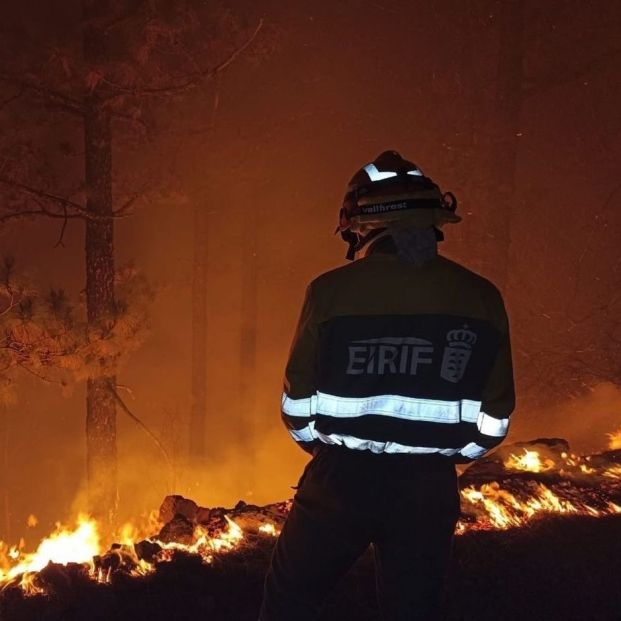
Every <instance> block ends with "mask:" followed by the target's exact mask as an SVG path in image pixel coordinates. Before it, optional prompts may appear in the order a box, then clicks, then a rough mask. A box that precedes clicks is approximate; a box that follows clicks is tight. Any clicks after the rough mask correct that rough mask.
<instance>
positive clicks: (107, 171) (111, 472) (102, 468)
mask: <svg viewBox="0 0 621 621" xmlns="http://www.w3.org/2000/svg"><path fill="white" fill-rule="evenodd" d="M83 9H84V20H85V26H84V58H85V60H86V62H87V65H89V66H90V67H91V68H92V69H94V68H96V67H97V66H98V64H100V63H101V62H102V61H103V60H104V59H105V56H106V43H105V41H106V39H105V33H104V32H103V30H102V29H100V28H98V26H97V20H98V18H99V17H100V16H101V15H102V14H105V13H106V12H107V10H108V2H106V1H105V0H104V1H102V0H84V2H83ZM84 161H85V185H86V209H87V210H88V212H89V215H91V216H92V217H90V218H87V220H86V240H85V251H86V309H87V322H88V330H89V333H90V334H91V338H105V337H106V335H107V334H108V332H109V330H110V327H111V325H112V323H113V321H114V312H115V299H114V240H113V234H114V223H113V217H112V128H111V119H110V112H109V110H108V109H107V108H106V106H105V104H104V101H103V100H102V98H101V95H100V93H99V89H98V88H97V87H95V88H94V89H91V90H90V91H89V92H88V93H87V95H86V97H85V99H84ZM99 363H100V365H101V367H102V368H101V373H97V374H95V375H94V376H93V377H90V378H89V379H88V380H87V383H86V455H87V457H86V462H87V464H86V466H87V476H88V488H89V503H90V511H91V512H92V513H93V514H94V515H96V516H97V517H98V518H100V519H101V520H103V521H104V523H105V524H108V525H112V524H113V523H114V521H115V518H116V513H117V506H118V492H117V463H116V456H117V455H116V405H115V400H114V396H113V394H112V392H111V390H110V387H111V386H112V387H114V386H115V384H116V377H115V375H114V374H113V373H111V372H110V367H109V366H108V365H109V361H106V360H103V359H102V360H100V361H99Z"/></svg>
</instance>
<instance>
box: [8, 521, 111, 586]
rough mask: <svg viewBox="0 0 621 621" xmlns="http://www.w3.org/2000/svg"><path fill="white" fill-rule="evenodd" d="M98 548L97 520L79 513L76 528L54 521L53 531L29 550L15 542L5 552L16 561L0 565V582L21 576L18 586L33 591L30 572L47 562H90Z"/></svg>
mask: <svg viewBox="0 0 621 621" xmlns="http://www.w3.org/2000/svg"><path fill="white" fill-rule="evenodd" d="M99 552H100V545H99V531H98V528H97V522H96V521H95V520H93V519H91V518H89V517H88V516H86V515H79V516H78V518H77V520H76V527H75V529H73V530H71V529H69V528H67V527H65V526H63V525H61V524H60V523H57V524H56V529H55V531H54V532H53V533H52V534H51V535H50V536H49V537H46V538H45V539H43V541H41V543H40V544H39V547H38V548H37V551H36V552H34V553H32V554H24V553H22V552H21V551H20V550H19V549H18V548H16V547H15V546H13V547H11V548H10V550H9V552H8V556H9V557H10V558H11V559H12V560H13V561H16V562H15V563H12V564H11V567H9V568H8V569H2V568H0V583H2V582H8V581H10V580H12V579H14V578H16V577H18V576H22V578H21V580H20V586H21V587H22V588H23V589H24V590H25V591H27V592H35V591H36V588H35V587H34V585H33V584H32V574H33V573H34V572H38V571H40V570H41V569H43V568H44V567H45V566H46V565H47V564H48V563H50V562H51V563H60V564H62V565H66V564H67V563H86V564H89V565H90V566H92V564H93V557H94V556H96V555H97V554H99Z"/></svg>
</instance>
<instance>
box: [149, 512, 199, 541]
mask: <svg viewBox="0 0 621 621" xmlns="http://www.w3.org/2000/svg"><path fill="white" fill-rule="evenodd" d="M158 538H159V539H160V540H161V541H163V542H164V543H171V542H173V541H174V542H176V543H183V544H185V545H190V544H191V543H192V542H193V541H194V524H193V523H192V522H191V521H190V520H189V519H188V518H187V517H185V516H184V515H181V514H180V513H177V514H175V516H174V517H173V518H172V520H170V521H168V522H167V523H166V524H164V526H163V528H162V530H161V531H160V534H159V535H158Z"/></svg>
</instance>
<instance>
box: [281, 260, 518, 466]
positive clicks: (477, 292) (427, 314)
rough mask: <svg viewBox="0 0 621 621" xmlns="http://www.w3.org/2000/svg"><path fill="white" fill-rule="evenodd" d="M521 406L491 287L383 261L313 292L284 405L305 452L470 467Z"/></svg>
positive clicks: (448, 270) (347, 269)
mask: <svg viewBox="0 0 621 621" xmlns="http://www.w3.org/2000/svg"><path fill="white" fill-rule="evenodd" d="M514 407H515V395H514V384H513V372H512V363H511V346H510V340H509V325H508V319H507V314H506V312H505V307H504V304H503V300H502V297H501V295H500V293H499V291H498V289H497V288H496V287H495V286H494V285H493V284H492V283H491V282H490V281H488V280H486V279H485V278H483V277H481V276H479V275H478V274H475V273H474V272H472V271H470V270H468V269H466V268H465V267H463V266H461V265H459V264H457V263H455V262H454V261H451V260H449V259H446V258H444V257H442V256H438V257H436V258H434V259H432V260H431V261H429V262H427V263H426V264H424V265H423V266H416V265H413V264H411V263H407V262H404V261H401V260H400V259H399V258H398V257H397V255H396V254H394V253H391V252H374V253H372V254H370V255H368V256H366V257H364V258H362V259H359V260H357V261H354V262H353V263H350V264H347V265H345V266H343V267H339V268H337V269H335V270H332V271H329V272H326V273H325V274H322V275H321V276H319V277H318V278H316V279H315V280H313V281H312V282H311V283H310V285H309V286H308V288H307V291H306V297H305V300H304V305H303V308H302V312H301V315H300V318H299V321H298V325H297V330H296V333H295V336H294V339H293V343H292V345H291V349H290V353H289V359H288V362H287V365H286V371H285V382H284V392H283V396H282V417H283V421H284V423H285V425H286V426H287V428H288V430H289V431H290V433H291V435H292V437H293V438H294V439H295V440H296V441H297V442H298V443H299V444H300V445H301V446H302V448H304V449H305V450H308V451H309V452H312V451H313V450H314V448H315V447H316V446H318V445H319V443H321V442H324V443H327V444H342V445H345V446H347V447H349V448H351V449H357V450H370V451H373V452H374V453H381V452H387V453H412V454H416V455H427V456H432V457H433V458H436V459H450V460H452V461H455V462H468V461H472V460H474V459H477V458H479V457H481V456H482V455H483V454H485V453H486V452H487V451H488V450H489V449H491V448H493V447H494V446H496V445H497V444H499V443H500V442H501V441H502V439H503V438H504V437H505V436H506V434H507V431H508V427H509V418H510V415H511V412H512V411H513V409H514Z"/></svg>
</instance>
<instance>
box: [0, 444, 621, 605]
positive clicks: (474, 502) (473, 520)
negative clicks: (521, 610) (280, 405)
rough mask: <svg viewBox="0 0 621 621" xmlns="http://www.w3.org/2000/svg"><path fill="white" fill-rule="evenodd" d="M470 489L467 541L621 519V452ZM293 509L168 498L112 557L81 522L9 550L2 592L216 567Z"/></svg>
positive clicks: (509, 460) (504, 455)
mask: <svg viewBox="0 0 621 621" xmlns="http://www.w3.org/2000/svg"><path fill="white" fill-rule="evenodd" d="M610 445H611V446H614V444H613V443H612V442H611V444H610ZM460 485H461V488H462V490H461V495H462V518H461V520H460V522H459V524H458V528H457V534H459V535H463V534H465V533H467V532H474V531H481V530H506V529H510V528H515V527H524V526H527V525H528V524H529V523H531V522H532V521H533V520H535V519H537V518H542V517H544V516H550V515H574V516H587V517H600V516H605V515H613V514H621V451H620V450H618V449H613V450H609V451H606V452H603V453H599V454H595V455H588V456H579V455H575V454H573V453H571V452H570V451H569V447H568V446H567V444H566V443H565V442H564V441H562V440H538V441H535V442H531V443H526V444H525V445H524V444H521V445H513V446H510V447H506V448H504V449H502V450H501V451H498V452H497V453H496V454H493V455H491V456H490V457H488V458H487V459H485V460H482V461H481V462H479V463H476V464H474V465H473V466H471V467H470V468H468V469H467V471H466V472H465V473H464V474H463V475H462V476H461V478H460ZM290 506H291V504H290V501H286V502H283V503H277V504H274V505H268V506H265V507H257V506H254V505H248V504H246V503H244V502H240V503H238V505H237V506H236V507H234V508H233V509H230V510H226V509H222V508H213V509H207V508H204V507H199V506H198V505H196V503H194V502H193V501H191V500H188V499H185V498H183V497H181V496H168V497H167V498H166V499H165V500H164V502H163V504H162V506H161V508H160V511H159V514H158V515H157V517H152V519H151V525H150V528H151V529H153V530H152V533H153V534H152V535H151V536H143V535H142V534H141V532H140V530H144V527H142V528H141V529H138V528H137V527H135V526H133V525H131V524H125V525H124V526H123V527H122V528H121V529H120V530H119V532H118V536H117V541H119V543H114V544H112V546H110V548H109V549H108V550H107V551H106V549H105V547H104V546H103V544H102V539H103V537H102V536H101V533H100V529H99V525H98V523H97V522H96V521H95V520H94V519H92V518H89V517H88V516H86V515H80V516H78V518H77V520H76V522H75V525H74V526H73V527H67V526H61V525H60V524H57V526H56V529H55V531H54V532H53V533H52V534H50V535H49V536H48V537H47V538H45V539H43V540H42V541H41V543H40V544H39V546H38V548H37V550H36V551H35V552H33V553H27V552H25V551H24V550H23V542H22V545H14V546H9V545H7V544H5V543H2V542H0V590H2V589H6V588H8V587H10V586H13V587H18V588H19V589H20V590H21V591H22V592H24V593H25V594H26V595H34V594H37V593H42V592H44V591H45V580H44V579H43V580H42V574H44V572H45V571H48V570H49V568H51V567H57V568H59V567H61V566H64V568H65V570H66V571H68V572H74V573H76V572H77V573H78V574H80V575H81V576H82V577H85V578H88V579H91V580H93V581H96V582H99V583H109V582H110V581H111V579H112V577H113V574H115V573H116V572H122V573H123V574H124V575H126V576H130V577H140V576H144V575H146V574H148V573H151V572H153V571H155V570H156V568H157V565H158V564H159V563H163V562H167V561H170V560H171V559H172V558H173V557H174V555H175V554H176V553H178V552H180V553H185V554H190V555H196V556H198V557H199V558H200V559H201V561H202V562H204V563H207V564H211V563H213V562H214V559H215V558H216V557H217V556H219V555H224V554H227V553H228V552H231V551H239V550H242V549H244V548H246V549H251V548H252V546H253V545H256V543H257V541H258V540H260V539H265V538H274V537H276V536H277V535H278V533H279V528H280V527H281V525H282V523H283V522H284V520H285V518H286V515H287V513H288V511H289V509H290ZM29 519H31V520H34V518H33V517H32V516H31V518H29ZM156 529H157V531H158V532H154V531H155V530H156Z"/></svg>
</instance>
